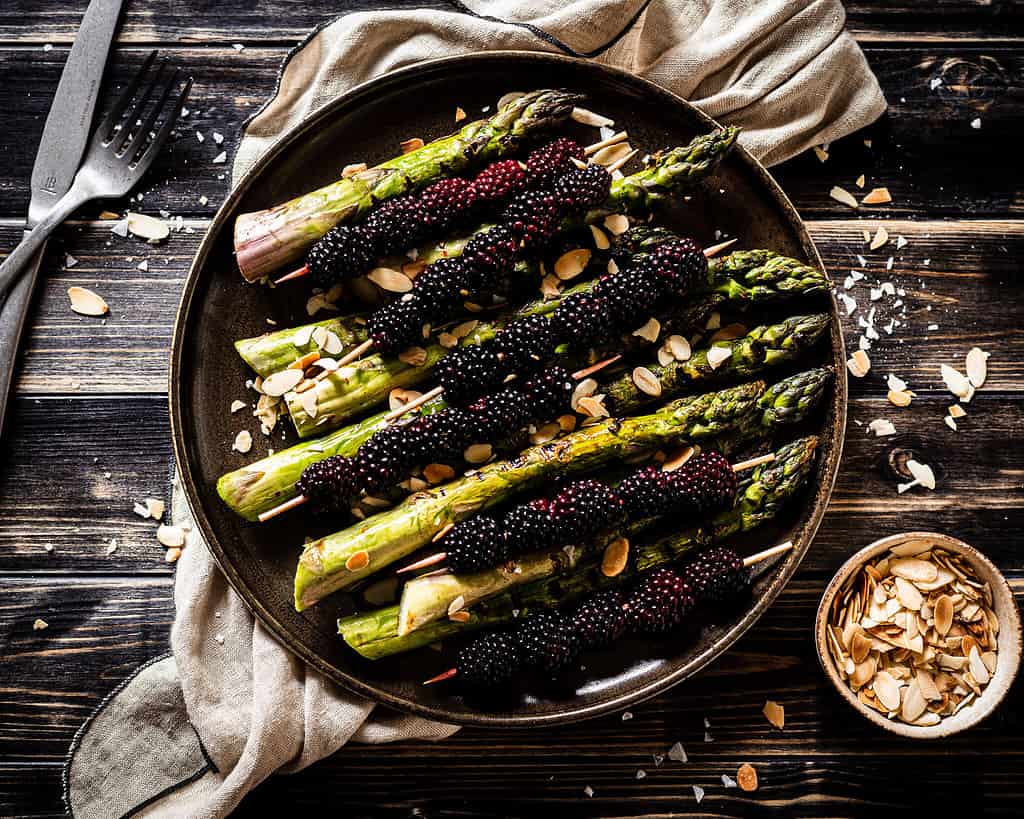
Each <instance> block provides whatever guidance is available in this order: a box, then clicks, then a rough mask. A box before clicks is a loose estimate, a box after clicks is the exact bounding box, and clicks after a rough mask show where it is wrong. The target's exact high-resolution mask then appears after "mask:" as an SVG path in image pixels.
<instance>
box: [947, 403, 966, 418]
mask: <svg viewBox="0 0 1024 819" xmlns="http://www.w3.org/2000/svg"><path fill="white" fill-rule="evenodd" d="M947 411H948V412H949V414H950V416H951V417H953V418H963V417H964V416H965V415H967V410H965V409H964V408H963V407H961V406H960V405H959V404H951V405H950V406H949V407H948V408H947Z"/></svg>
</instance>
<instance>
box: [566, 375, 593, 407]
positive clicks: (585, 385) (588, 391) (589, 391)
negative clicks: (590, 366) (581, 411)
mask: <svg viewBox="0 0 1024 819" xmlns="http://www.w3.org/2000/svg"><path fill="white" fill-rule="evenodd" d="M595 392H597V382H596V381H595V380H594V379H593V378H584V379H583V380H582V381H580V382H579V383H578V384H577V385H576V388H575V389H574V390H573V391H572V398H571V399H570V401H569V406H570V407H572V408H573V409H576V407H577V405H578V404H579V402H580V399H581V398H586V397H587V396H590V395H593V394H594V393H595Z"/></svg>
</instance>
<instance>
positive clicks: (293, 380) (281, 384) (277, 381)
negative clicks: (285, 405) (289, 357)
mask: <svg viewBox="0 0 1024 819" xmlns="http://www.w3.org/2000/svg"><path fill="white" fill-rule="evenodd" d="M303 378H305V374H304V373H303V372H302V370H281V371H280V372H276V373H273V374H272V375H268V376H267V377H266V378H264V379H263V392H264V393H265V394H266V395H269V396H272V397H275V398H279V397H281V396H282V395H284V394H286V393H289V392H291V391H292V390H294V389H295V388H296V387H297V386H298V385H299V382H300V381H302V379H303Z"/></svg>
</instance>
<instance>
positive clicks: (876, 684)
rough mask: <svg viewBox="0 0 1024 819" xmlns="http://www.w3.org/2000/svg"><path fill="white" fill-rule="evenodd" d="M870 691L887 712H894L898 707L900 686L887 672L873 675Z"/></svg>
mask: <svg viewBox="0 0 1024 819" xmlns="http://www.w3.org/2000/svg"><path fill="white" fill-rule="evenodd" d="M871 690H872V691H874V692H875V696H876V697H878V701H879V702H880V703H882V705H883V706H885V708H886V710H887V711H896V710H897V709H898V708H899V707H900V684H899V682H898V681H897V680H896V678H895V677H893V676H892V675H891V674H890V673H889V672H888V671H879V672H878V673H877V674H875V679H874V680H872V681H871Z"/></svg>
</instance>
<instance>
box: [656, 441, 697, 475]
mask: <svg viewBox="0 0 1024 819" xmlns="http://www.w3.org/2000/svg"><path fill="white" fill-rule="evenodd" d="M696 454H697V449H696V448H695V447H692V446H684V447H681V448H680V449H678V450H677V451H676V452H674V453H672V455H671V456H669V457H668V458H666V459H665V462H664V463H663V464H662V465H661V468H662V470H663V471H665V472H675V471H676V470H677V469H679V467H681V466H682V465H683V464H685V463H686V462H687V461H688V460H690V458H692V457H693V456H694V455H696Z"/></svg>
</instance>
